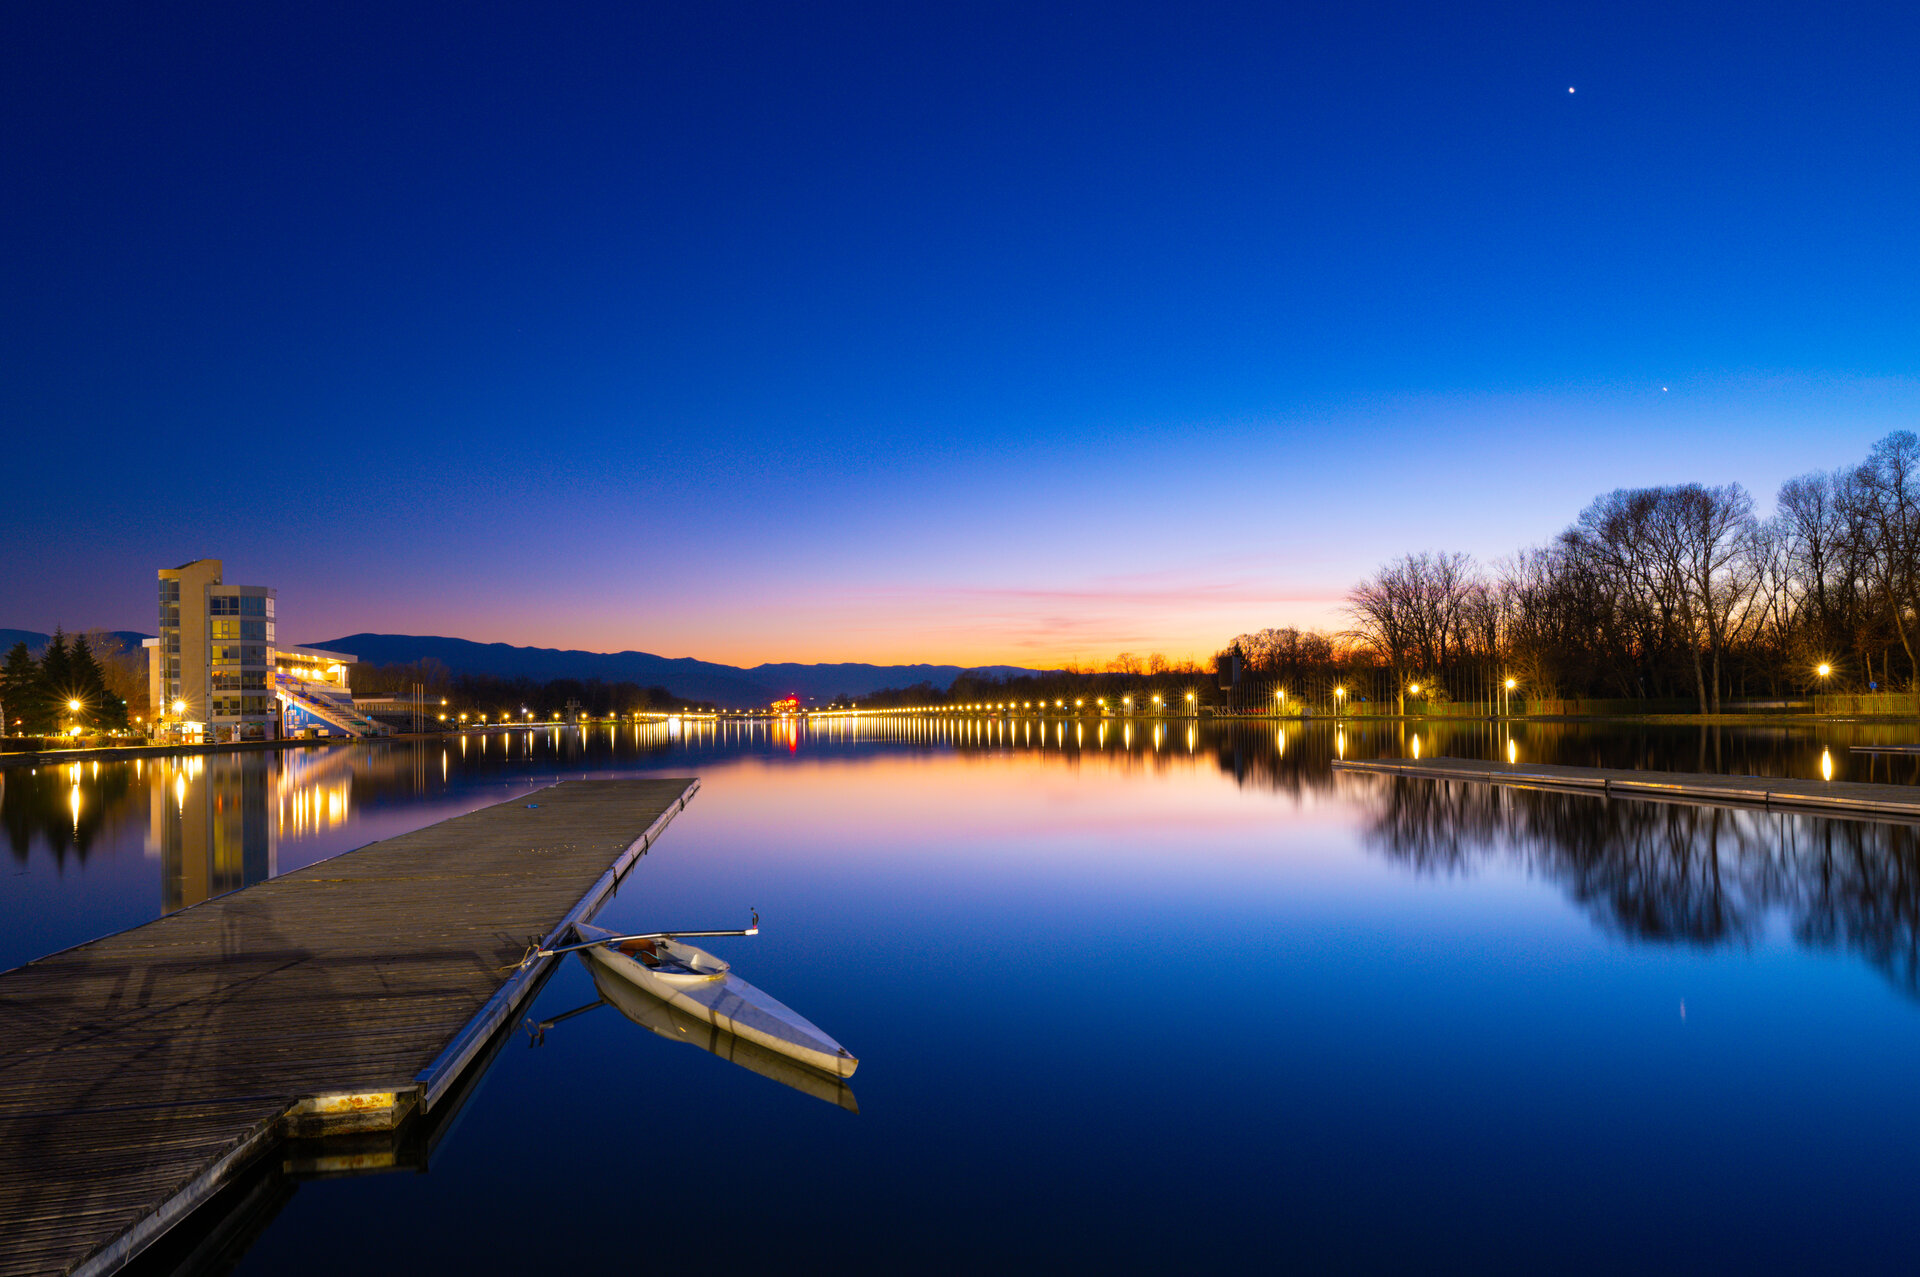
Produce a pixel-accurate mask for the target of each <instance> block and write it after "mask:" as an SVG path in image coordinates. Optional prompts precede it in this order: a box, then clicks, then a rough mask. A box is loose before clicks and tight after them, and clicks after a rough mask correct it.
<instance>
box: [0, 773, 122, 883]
mask: <svg viewBox="0 0 1920 1277" xmlns="http://www.w3.org/2000/svg"><path fill="white" fill-rule="evenodd" d="M132 786H133V777H132V774H131V771H130V770H129V769H128V767H127V766H126V764H124V763H121V764H109V765H107V766H105V767H92V766H84V767H82V768H80V769H76V768H75V767H73V766H72V765H68V766H66V767H38V768H34V767H10V768H8V769H7V770H6V771H5V773H4V774H0V827H3V828H5V830H6V833H7V845H8V847H9V849H11V850H12V852H13V859H14V862H15V863H16V864H25V863H26V860H27V853H28V851H29V850H30V849H31V848H32V846H33V843H34V840H35V839H36V838H38V839H39V840H40V841H42V842H44V843H45V844H46V846H47V847H48V849H49V850H51V851H52V853H53V856H54V859H55V860H56V861H58V862H61V863H64V862H65V861H66V859H67V857H68V856H73V857H75V858H77V859H79V860H82V861H84V860H85V859H86V858H87V853H88V852H89V851H90V850H92V848H93V844H94V842H95V841H96V840H98V839H99V838H100V837H101V836H103V835H107V834H110V832H111V831H112V830H113V829H115V828H116V827H117V826H119V825H120V824H121V823H122V822H124V821H125V820H127V819H128V817H129V815H130V812H129V809H128V804H127V799H128V797H129V795H130V794H131V793H132Z"/></svg>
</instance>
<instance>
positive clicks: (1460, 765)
mask: <svg viewBox="0 0 1920 1277" xmlns="http://www.w3.org/2000/svg"><path fill="white" fill-rule="evenodd" d="M1333 766H1334V770H1336V771H1349V772H1370V773H1373V774H1375V775H1383V776H1413V777H1422V778H1425V779H1429V780H1464V781H1474V782H1478V783H1481V784H1489V785H1503V786H1507V787H1509V788H1514V789H1558V790H1571V791H1574V792H1576V793H1586V794H1593V795H1595V796H1596V797H1598V796H1602V795H1615V796H1618V797H1621V798H1638V799H1650V800H1654V801H1661V800H1665V801H1669V802H1689V803H1704V804H1707V805H1711V806H1716V807H1759V808H1764V809H1766V810H1769V811H1794V812H1805V813H1809V814H1813V815H1820V816H1835V817H1840V818H1842V819H1851V820H1881V821H1885V820H1895V821H1920V787H1915V786H1912V785H1871V784H1862V783H1860V782H1857V781H1843V780H1797V779H1792V778H1785V777H1778V776H1714V775H1706V774H1701V773H1694V772H1655V771H1629V770H1625V769H1615V768H1610V767H1560V766H1555V765H1551V764H1546V763H1491V762H1480V761H1477V760H1474V759H1465V758H1428V759H1417V760H1416V759H1374V760H1353V761H1336V762H1335V763H1334V764H1333Z"/></svg>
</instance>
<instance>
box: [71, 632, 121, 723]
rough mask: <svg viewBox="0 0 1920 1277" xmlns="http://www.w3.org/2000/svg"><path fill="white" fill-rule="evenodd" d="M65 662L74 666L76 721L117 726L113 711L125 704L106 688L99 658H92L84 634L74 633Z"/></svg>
mask: <svg viewBox="0 0 1920 1277" xmlns="http://www.w3.org/2000/svg"><path fill="white" fill-rule="evenodd" d="M67 663H68V665H69V666H70V667H71V668H72V670H73V699H75V700H78V701H79V702H80V713H79V715H78V716H77V721H78V722H80V723H83V724H85V725H87V726H89V727H112V726H116V725H117V724H116V723H115V722H114V718H115V715H114V713H113V711H114V709H116V708H118V709H121V710H125V708H126V706H124V705H121V704H120V698H119V697H117V696H115V695H113V694H112V693H110V692H109V691H107V680H106V676H105V675H103V674H102V673H101V672H100V662H98V661H96V660H94V659H93V648H92V647H91V646H89V645H88V643H87V636H86V635H84V634H76V635H74V638H73V646H72V647H71V648H69V649H68V653H67ZM122 717H123V718H124V715H122Z"/></svg>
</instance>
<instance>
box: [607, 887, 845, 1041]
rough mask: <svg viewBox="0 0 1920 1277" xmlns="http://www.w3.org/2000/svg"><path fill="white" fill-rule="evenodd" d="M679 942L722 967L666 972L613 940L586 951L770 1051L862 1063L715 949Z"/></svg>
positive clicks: (638, 984) (614, 971) (610, 970)
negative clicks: (702, 972) (690, 973)
mask: <svg viewBox="0 0 1920 1277" xmlns="http://www.w3.org/2000/svg"><path fill="white" fill-rule="evenodd" d="M578 929H579V931H580V938H581V939H583V940H592V939H595V938H596V937H597V936H601V935H612V934H613V933H612V932H609V931H604V930H602V929H601V928H598V927H589V926H585V925H582V926H580V927H579V928H578ZM673 947H674V948H675V949H676V950H678V951H681V952H690V953H693V954H697V955H698V956H699V957H700V958H701V959H704V960H705V961H704V963H703V964H702V965H704V966H706V967H709V968H715V969H717V970H716V972H715V974H713V975H711V976H708V977H705V978H698V979H689V978H687V977H685V976H678V975H662V974H661V973H658V972H655V971H653V970H651V969H650V968H649V967H647V965H646V964H645V963H643V962H641V961H639V960H638V959H636V958H632V957H629V956H628V955H626V954H624V953H621V952H619V951H618V950H617V949H614V948H613V947H611V946H609V945H594V946H593V947H592V948H590V949H584V950H582V951H581V952H582V953H584V954H585V955H586V957H587V960H588V961H589V962H591V963H593V964H594V965H595V966H596V967H598V968H599V969H600V970H602V971H605V972H606V973H607V974H609V975H614V976H618V977H619V978H621V979H622V980H625V981H626V982H627V983H629V984H631V985H633V986H634V987H635V988H638V989H641V990H642V991H644V992H646V993H650V994H652V995H653V996H654V997H656V998H658V999H660V1001H662V1002H664V1003H666V1004H667V1005H668V1006H670V1007H672V1008H674V1009H675V1010H677V1011H680V1012H682V1013H683V1014H686V1015H690V1016H692V1017H693V1018H694V1019H696V1020H702V1021H704V1022H706V1023H708V1024H711V1025H714V1026H716V1027H718V1028H720V1029H724V1030H725V1031H727V1032H728V1033H732V1034H735V1035H737V1036H739V1037H741V1038H745V1039H746V1040H747V1041H749V1042H752V1043H754V1044H756V1045H758V1046H762V1047H765V1048H766V1049H767V1050H769V1051H775V1052H778V1053H779V1054H781V1055H784V1056H787V1057H789V1058H790V1059H795V1060H799V1061H800V1062H801V1063H803V1064H807V1065H811V1066H812V1067H813V1068H816V1069H819V1070H820V1071H821V1072H823V1073H830V1074H832V1075H833V1076H835V1077H840V1078H849V1077H852V1076H853V1071H854V1070H855V1069H856V1068H858V1067H860V1061H859V1060H857V1059H855V1058H854V1057H853V1056H852V1055H851V1054H850V1053H848V1051H847V1049H846V1048H845V1047H843V1046H841V1045H840V1044H839V1043H838V1042H835V1041H834V1040H833V1039H832V1038H830V1037H828V1036H827V1034H826V1033H825V1032H824V1031H823V1030H822V1029H821V1028H820V1027H819V1026H818V1025H816V1024H814V1023H813V1022H812V1021H811V1020H808V1019H807V1018H806V1017H805V1016H803V1015H801V1014H800V1013H799V1012H798V1011H795V1010H794V1009H793V1008H791V1007H789V1006H787V1005H786V1004H784V1003H782V1002H780V1001H778V1000H777V999H775V998H772V997H770V996H768V995H767V994H766V993H764V992H762V991H761V990H759V989H756V988H754V987H753V986H752V985H750V984H748V983H747V982H746V981H745V980H742V979H741V978H740V977H739V976H737V975H734V974H733V973H732V972H731V971H728V970H727V969H726V964H725V963H723V962H720V961H719V960H718V959H716V958H713V957H712V955H711V954H708V953H706V952H705V951H704V950H700V949H696V948H694V947H693V946H692V945H689V944H685V943H683V942H680V941H675V942H673Z"/></svg>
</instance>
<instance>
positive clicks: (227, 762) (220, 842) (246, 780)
mask: <svg viewBox="0 0 1920 1277" xmlns="http://www.w3.org/2000/svg"><path fill="white" fill-rule="evenodd" d="M353 766H354V760H353V755H352V754H351V753H350V752H349V751H346V750H327V751H325V752H323V753H306V752H300V753H292V754H286V755H276V754H242V755H236V756H228V757H219V756H214V757H200V756H196V757H192V758H170V759H165V760H159V761H157V762H156V763H155V764H153V765H149V766H146V767H144V768H142V772H143V775H142V782H143V783H144V784H145V785H146V788H147V804H148V825H147V831H148V832H147V851H148V853H149V854H150V855H153V856H157V857H158V858H159V859H160V862H161V884H162V885H161V889H160V893H161V903H162V908H163V910H164V911H165V912H168V913H171V912H172V911H174V910H175V909H184V908H186V907H187V906H188V905H193V904H198V903H200V902H201V901H202V900H205V899H207V898H208V897H210V896H217V895H220V894H221V893H222V892H227V891H235V890H238V889H239V888H241V887H251V886H252V885H253V884H254V883H256V882H264V881H265V880H267V879H268V878H271V877H272V876H273V875H274V874H275V873H277V872H279V861H280V847H281V844H282V842H283V841H284V840H287V839H295V840H298V839H300V838H302V837H306V836H309V835H312V834H316V833H322V832H325V831H326V830H328V829H331V828H333V827H335V826H337V825H342V824H345V823H346V822H347V820H348V819H349V818H350V817H351V815H352V807H353V802H352V799H353Z"/></svg>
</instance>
